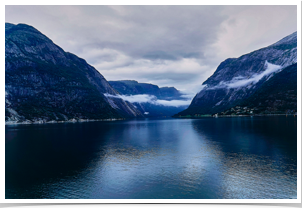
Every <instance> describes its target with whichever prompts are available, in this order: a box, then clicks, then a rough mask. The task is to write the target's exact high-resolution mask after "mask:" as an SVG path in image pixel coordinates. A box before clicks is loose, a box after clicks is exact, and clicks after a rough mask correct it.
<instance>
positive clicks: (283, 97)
mask: <svg viewBox="0 0 302 208" xmlns="http://www.w3.org/2000/svg"><path fill="white" fill-rule="evenodd" d="M296 112H297V64H293V65H290V66H288V67H286V68H284V69H283V70H282V71H281V72H279V73H276V74H275V75H274V76H273V77H272V78H270V79H269V80H268V81H266V82H265V83H264V84H263V85H262V86H261V87H259V89H257V91H256V92H255V93H254V94H252V95H251V96H250V97H249V98H247V99H246V100H244V101H243V102H241V103H239V104H238V105H237V106H236V107H235V108H231V109H228V110H226V111H224V112H221V113H219V115H236V114H240V115H254V114H294V113H296Z"/></svg>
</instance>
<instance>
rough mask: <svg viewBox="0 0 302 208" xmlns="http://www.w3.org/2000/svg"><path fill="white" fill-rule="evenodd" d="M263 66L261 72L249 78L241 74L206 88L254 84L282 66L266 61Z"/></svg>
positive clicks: (228, 87)
mask: <svg viewBox="0 0 302 208" xmlns="http://www.w3.org/2000/svg"><path fill="white" fill-rule="evenodd" d="M264 66H265V67H266V70H264V71H263V72H261V73H260V74H254V75H253V76H251V77H250V78H245V77H242V76H238V77H234V78H233V79H232V80H231V81H227V82H224V81H221V82H220V83H219V84H218V85H216V86H214V87H208V88H206V90H213V89H219V88H227V89H230V88H239V87H244V86H247V85H249V84H255V83H257V82H259V81H260V80H261V79H262V78H263V77H265V76H269V75H271V74H272V73H274V72H277V71H278V70H280V69H281V68H282V66H279V65H275V64H271V63H269V62H267V61H265V64H264Z"/></svg>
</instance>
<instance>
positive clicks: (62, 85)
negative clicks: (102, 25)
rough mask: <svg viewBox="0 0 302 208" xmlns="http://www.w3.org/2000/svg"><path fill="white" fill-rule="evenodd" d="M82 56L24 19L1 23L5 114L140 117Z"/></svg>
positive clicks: (12, 117)
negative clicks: (64, 47)
mask: <svg viewBox="0 0 302 208" xmlns="http://www.w3.org/2000/svg"><path fill="white" fill-rule="evenodd" d="M104 93H110V94H113V95H117V94H118V92H117V91H116V90H115V89H113V88H112V87H111V86H110V84H109V83H108V82H107V80H106V79H105V78H104V77H103V76H102V75H101V74H100V73H99V72H98V71H97V70H96V69H95V68H93V67H92V66H90V65H89V64H88V63H87V62H86V61H85V60H84V59H81V58H79V57H77V56H76V55H74V54H71V53H68V52H65V51H64V50H63V49H62V48H60V47H59V46H57V45H55V44H54V43H53V42H52V41H51V40H50V39H49V38H47V37H46V36H45V35H43V34H42V33H41V32H39V31H38V30H36V29H35V28H34V27H32V26H29V25H26V24H18V25H14V24H10V23H5V112H6V115H5V120H6V122H48V121H67V120H79V119H112V118H127V117H142V116H143V115H142V114H141V113H140V111H138V110H137V109H136V108H135V107H134V106H133V105H132V104H131V103H129V102H125V101H124V100H122V99H115V98H108V97H106V96H104Z"/></svg>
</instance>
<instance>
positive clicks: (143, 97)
mask: <svg viewBox="0 0 302 208" xmlns="http://www.w3.org/2000/svg"><path fill="white" fill-rule="evenodd" d="M104 95H105V96H106V97H111V98H119V99H123V100H125V101H128V102H130V103H151V104H153V105H163V106H170V107H180V106H188V105H190V103H191V100H159V99H157V97H156V96H154V95H148V94H140V95H111V94H108V93H105V94H104Z"/></svg>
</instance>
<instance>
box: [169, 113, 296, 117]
mask: <svg viewBox="0 0 302 208" xmlns="http://www.w3.org/2000/svg"><path fill="white" fill-rule="evenodd" d="M254 116H255V117H256V116H257V117H260V116H297V114H255V115H217V116H215V115H213V116H212V115H208V116H205V115H204V116H178V117H173V118H222V117H254Z"/></svg>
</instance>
